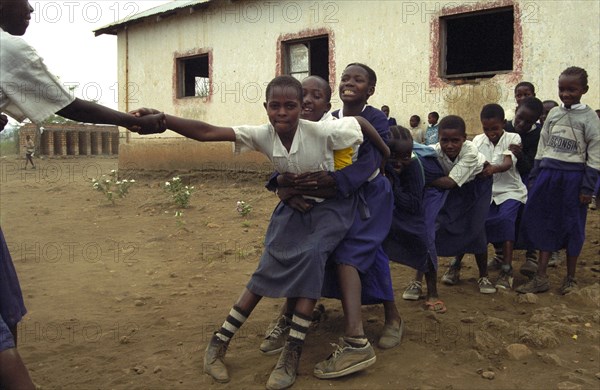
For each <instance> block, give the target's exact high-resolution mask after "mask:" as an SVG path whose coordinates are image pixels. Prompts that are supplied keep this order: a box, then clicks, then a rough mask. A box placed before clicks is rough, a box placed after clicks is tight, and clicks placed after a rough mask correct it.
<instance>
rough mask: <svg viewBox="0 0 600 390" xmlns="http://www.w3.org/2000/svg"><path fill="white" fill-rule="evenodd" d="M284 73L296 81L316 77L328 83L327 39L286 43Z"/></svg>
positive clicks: (320, 38) (319, 38) (325, 37)
mask: <svg viewBox="0 0 600 390" xmlns="http://www.w3.org/2000/svg"><path fill="white" fill-rule="evenodd" d="M285 72H286V74H289V75H291V76H294V77H295V78H297V79H298V80H302V79H304V78H305V77H307V76H311V75H316V76H321V77H322V78H324V79H325V80H327V81H329V37H327V36H324V37H318V38H314V39H306V40H298V41H291V42H286V43H285Z"/></svg>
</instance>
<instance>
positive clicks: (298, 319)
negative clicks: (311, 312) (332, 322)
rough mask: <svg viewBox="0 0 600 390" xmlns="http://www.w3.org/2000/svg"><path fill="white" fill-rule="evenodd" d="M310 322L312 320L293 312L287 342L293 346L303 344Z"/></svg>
mask: <svg viewBox="0 0 600 390" xmlns="http://www.w3.org/2000/svg"><path fill="white" fill-rule="evenodd" d="M311 320H312V319H311V318H310V317H307V316H304V315H302V314H300V313H298V312H295V313H294V315H293V316H292V324H291V328H290V334H289V336H288V341H289V342H292V343H294V344H300V345H302V344H304V339H305V338H306V333H307V332H308V327H309V326H310V323H311Z"/></svg>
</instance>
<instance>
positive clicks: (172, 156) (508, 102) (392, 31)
mask: <svg viewBox="0 0 600 390" xmlns="http://www.w3.org/2000/svg"><path fill="white" fill-rule="evenodd" d="M367 4H368V5H367ZM510 5H513V6H514V7H515V19H516V23H515V37H514V38H515V55H514V62H515V64H514V66H515V71H513V72H511V73H509V74H503V75H496V76H494V77H492V78H490V79H481V80H478V81H468V82H464V83H460V82H459V83H457V82H452V83H450V82H447V81H444V80H442V79H440V78H439V77H437V67H438V66H439V65H438V62H437V61H439V56H438V54H437V53H438V50H439V44H440V43H439V41H438V36H439V35H438V34H439V17H440V16H446V15H452V14H457V13H464V12H470V11H478V10H484V9H488V8H492V7H502V6H510ZM599 19H600V3H599V2H580V1H561V2H555V1H539V2H531V1H525V0H515V1H513V0H497V1H479V2H477V1H474V2H443V1H442V2H439V1H435V2H434V1H422V2H412V1H411V2H409V1H381V2H368V3H366V2H363V1H342V2H314V1H293V2H266V1H258V2H255V1H238V2H229V1H215V2H212V3H210V4H209V5H208V8H207V9H204V10H198V11H195V12H193V13H189V12H180V13H178V14H177V15H174V16H170V17H167V18H164V19H162V20H160V21H158V22H157V21H156V19H152V21H148V22H144V23H138V24H132V25H130V26H128V28H127V29H126V30H123V31H121V32H120V33H119V34H118V50H119V85H120V93H119V96H120V109H121V110H131V109H134V108H136V107H140V106H146V107H154V108H157V109H161V110H164V111H166V112H168V113H172V114H174V115H179V116H183V117H188V118H194V119H200V120H205V121H208V122H210V123H214V124H218V125H235V124H245V123H251V124H259V123H264V122H265V120H266V115H265V111H264V108H263V106H262V103H263V102H264V100H265V99H264V90H265V86H266V84H267V83H268V81H269V80H271V79H272V78H273V77H274V76H276V75H277V74H278V72H280V68H281V63H280V60H279V58H278V49H279V42H280V41H281V40H285V39H288V38H293V37H299V36H306V35H311V34H316V33H328V34H329V35H330V37H331V39H332V44H331V46H330V49H331V51H332V53H330V57H331V59H332V63H331V64H330V73H331V76H330V79H331V80H332V81H333V82H336V81H338V80H339V78H340V76H341V73H342V71H343V68H344V67H345V65H346V64H348V63H351V62H363V63H366V64H368V65H369V66H371V67H372V68H373V69H374V70H375V71H376V72H377V75H378V83H377V88H376V93H375V95H374V96H373V97H372V98H371V99H370V104H372V105H374V106H375V107H380V106H381V105H383V104H387V105H388V106H390V109H391V115H392V116H394V117H396V119H397V121H398V123H399V124H402V125H408V118H409V117H410V116H411V115H412V114H419V115H420V116H421V119H422V121H423V126H425V125H426V123H425V122H426V118H427V113H428V112H430V111H438V112H439V113H440V114H441V116H445V115H448V114H457V115H461V116H463V117H464V118H465V120H466V122H467V126H468V133H469V135H470V136H473V135H475V134H478V133H480V132H481V131H480V127H479V120H478V118H479V111H480V109H481V107H482V106H483V105H484V104H487V103H499V104H500V105H502V106H503V107H504V108H505V110H506V111H507V117H508V118H511V117H512V115H513V113H514V106H515V102H514V97H513V89H514V86H515V85H516V84H517V83H518V82H520V81H524V80H526V81H530V82H532V83H533V84H534V85H535V86H536V88H537V96H538V97H539V98H540V99H542V100H545V99H554V100H557V101H559V99H558V94H557V80H558V76H559V74H560V72H561V71H562V70H563V69H565V68H566V67H568V66H571V65H576V66H581V67H583V68H585V69H586V70H587V71H588V74H589V85H590V91H589V92H588V94H587V95H585V96H584V98H583V101H584V102H585V103H587V104H588V105H590V106H592V107H593V108H594V109H596V108H600V96H599V91H600V88H598V85H599V84H600V80H599V79H598V78H599V73H600V65H599V59H598V52H599V51H600V44H599V37H600V25H599V24H598V22H597V21H598V20H599ZM569 26H579V27H578V28H572V27H569ZM574 42H577V44H574ZM200 52H210V56H211V59H210V62H211V66H212V93H211V95H210V96H209V97H208V98H185V99H176V98H175V92H174V91H175V87H174V85H175V60H174V59H175V58H176V57H177V56H180V55H182V54H185V53H190V54H191V53H200ZM334 91H337V83H336V85H334ZM127 97H128V98H127ZM332 102H333V107H340V106H341V102H340V101H339V99H338V97H337V94H335V95H334V97H333V99H332ZM159 137H160V138H161V141H160V144H161V145H163V147H162V148H160V155H161V159H162V160H163V161H171V163H170V164H171V166H173V167H182V168H191V167H194V166H198V167H201V166H202V165H203V164H204V162H205V161H224V162H226V161H229V159H230V158H231V152H230V151H229V150H230V147H229V146H226V147H223V149H222V150H223V153H217V154H214V153H203V150H204V149H203V148H204V147H206V146H205V145H202V144H199V143H195V144H194V143H192V144H186V150H188V149H189V150H190V153H192V152H191V151H194V152H193V155H194V158H193V159H190V158H188V157H185V158H183V157H182V158H181V159H180V160H181V163H180V164H178V163H177V161H178V157H179V156H183V155H185V154H183V155H182V154H181V153H180V152H181V149H180V148H181V139H180V138H181V137H179V136H178V135H176V134H174V133H172V132H166V133H164V134H162V135H160V136H159ZM128 140H129V141H130V142H128V144H127V145H121V152H122V153H121V158H125V159H128V156H134V155H139V156H141V155H143V154H144V153H138V152H136V148H139V147H143V148H147V147H149V145H151V143H149V142H140V141H139V138H138V136H137V134H132V135H131V136H130V137H129V139H128ZM170 144H173V147H172V148H171V147H169V146H168V145H170ZM212 147H214V146H211V148H212Z"/></svg>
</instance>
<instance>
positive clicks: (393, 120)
mask: <svg viewBox="0 0 600 390" xmlns="http://www.w3.org/2000/svg"><path fill="white" fill-rule="evenodd" d="M381 112H383V113H384V114H385V116H386V118H388V126H396V125H397V124H398V123H396V118H392V117H391V116H390V108H389V107H388V106H385V105H384V106H381Z"/></svg>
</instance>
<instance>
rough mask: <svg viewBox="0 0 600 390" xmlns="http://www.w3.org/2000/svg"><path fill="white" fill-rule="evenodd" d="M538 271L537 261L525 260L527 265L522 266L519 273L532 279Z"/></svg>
mask: <svg viewBox="0 0 600 390" xmlns="http://www.w3.org/2000/svg"><path fill="white" fill-rule="evenodd" d="M537 269H538V264H537V260H536V261H533V260H532V259H531V258H528V259H527V260H525V264H523V265H522V266H521V269H520V270H519V272H521V274H522V275H525V276H527V277H528V278H532V277H533V276H534V275H535V274H536V272H537Z"/></svg>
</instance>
